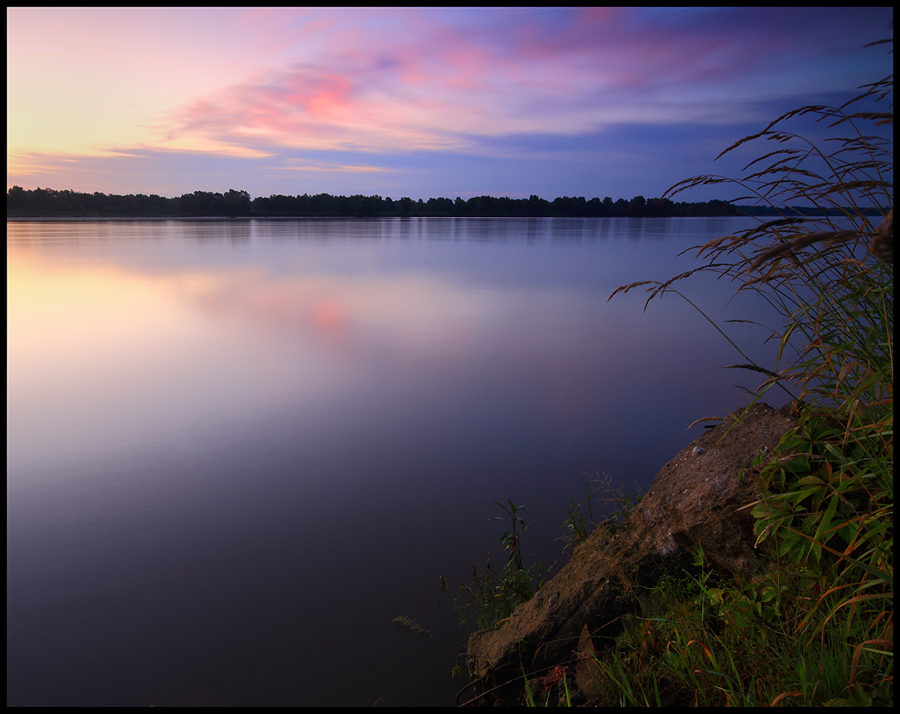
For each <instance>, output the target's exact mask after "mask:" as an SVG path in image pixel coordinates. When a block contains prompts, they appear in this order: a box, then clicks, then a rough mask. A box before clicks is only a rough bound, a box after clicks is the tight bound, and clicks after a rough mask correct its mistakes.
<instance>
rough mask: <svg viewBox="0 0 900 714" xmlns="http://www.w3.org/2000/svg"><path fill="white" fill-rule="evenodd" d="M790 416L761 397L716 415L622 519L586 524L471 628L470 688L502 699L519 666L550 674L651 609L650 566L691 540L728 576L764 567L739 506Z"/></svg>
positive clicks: (676, 555) (515, 682)
mask: <svg viewBox="0 0 900 714" xmlns="http://www.w3.org/2000/svg"><path fill="white" fill-rule="evenodd" d="M794 423H795V420H794V419H793V418H792V417H791V416H789V415H788V413H786V412H785V411H779V410H775V409H772V408H771V407H769V406H768V405H766V404H762V403H759V404H756V405H754V406H751V407H748V408H746V409H742V410H738V411H737V412H735V413H734V414H732V415H730V416H729V417H727V418H725V419H724V420H722V421H721V422H720V423H719V424H718V425H717V426H715V427H714V428H712V429H709V430H708V431H707V432H706V433H705V434H703V435H701V436H700V437H699V438H697V439H696V440H694V441H693V442H691V443H690V444H688V445H687V446H685V447H684V448H683V449H682V450H681V451H680V452H679V453H678V455H677V456H676V457H675V458H674V459H672V460H671V461H669V463H667V464H666V465H665V466H663V468H662V469H661V470H660V471H659V473H658V474H657V476H656V479H655V480H654V482H653V485H652V486H651V488H650V490H649V492H648V493H647V494H646V495H645V496H644V497H643V499H642V500H641V501H640V503H639V504H638V505H637V506H636V507H635V509H634V510H633V511H632V513H631V514H630V515H629V517H628V519H627V520H626V521H625V522H624V523H621V524H617V523H612V522H604V523H602V524H600V525H598V526H596V527H595V528H594V531H593V532H592V533H591V535H590V536H589V537H588V539H587V540H586V541H585V542H584V543H582V544H581V545H580V546H578V547H577V548H576V549H575V551H574V552H573V554H572V557H571V559H570V561H569V563H567V564H566V565H565V566H564V567H563V568H562V570H560V572H559V573H558V574H557V575H556V576H555V577H554V578H553V579H552V580H550V581H549V582H547V583H546V584H545V585H544V586H543V587H542V588H541V589H540V590H539V591H538V592H537V593H536V594H535V596H534V597H533V598H532V599H531V600H529V601H528V602H526V603H523V604H522V605H520V606H519V607H518V608H517V609H516V610H515V612H514V613H513V614H512V616H510V617H509V618H507V619H506V620H505V621H503V622H502V623H501V624H500V626H499V627H497V628H496V629H494V630H491V631H487V630H484V631H480V632H475V633H473V634H472V635H471V637H470V639H469V645H468V656H467V665H468V670H469V675H470V677H471V680H472V681H473V682H476V684H475V686H474V687H473V690H474V691H475V692H476V694H478V693H480V694H484V693H487V692H488V691H489V690H490V694H489V695H488V696H486V697H484V699H483V700H482V701H487V700H488V699H489V698H490V699H492V700H493V701H494V702H495V703H502V702H506V703H509V702H510V701H512V700H511V699H510V697H511V696H514V695H515V693H516V692H517V687H520V685H521V675H522V674H523V671H524V672H530V673H534V674H538V673H546V672H547V671H550V672H551V674H552V673H553V672H554V669H553V667H554V666H557V665H559V664H560V663H565V662H571V661H574V659H575V658H574V657H573V653H575V652H576V651H581V652H582V653H589V652H590V651H592V649H593V647H594V642H595V638H596V637H597V636H602V635H604V634H607V633H609V632H610V629H609V628H610V627H611V626H612V625H613V623H615V622H616V621H617V620H619V619H620V616H621V615H622V614H625V613H628V612H635V611H638V612H644V613H645V614H646V613H647V612H648V611H649V612H652V610H653V608H654V603H653V602H651V601H649V600H648V598H647V596H646V595H645V594H642V593H643V592H645V591H646V588H648V587H649V586H652V584H653V579H654V577H657V576H658V574H659V573H660V572H662V569H661V568H660V565H661V564H666V563H671V562H672V561H679V560H684V561H686V560H687V559H689V558H690V557H691V556H690V554H691V553H692V552H694V551H695V550H696V547H697V546H698V545H699V546H702V548H703V551H704V553H705V555H706V556H707V558H708V559H709V560H710V561H712V563H714V564H715V565H716V566H717V567H718V568H719V569H721V570H722V571H723V572H725V573H728V574H730V575H731V576H733V577H735V578H738V579H740V578H748V577H753V575H754V574H756V573H758V572H759V571H760V570H761V569H762V568H764V561H763V560H762V559H761V558H760V557H759V554H758V552H757V551H756V549H755V547H754V543H755V538H754V536H753V528H752V517H751V516H750V514H749V509H743V510H740V509H741V508H742V507H743V506H746V505H747V504H750V503H752V502H754V501H756V500H758V498H759V490H758V487H757V481H758V474H759V469H758V468H756V467H754V466H753V463H754V460H755V459H756V457H757V456H760V455H763V457H764V458H765V457H766V456H767V455H768V454H769V453H771V451H772V450H773V449H774V447H775V446H776V444H777V443H778V441H779V439H780V438H781V436H782V435H783V434H784V433H785V432H786V431H787V430H788V429H790V428H791V427H792V426H793V425H794ZM636 586H640V587H636ZM582 670H583V668H582ZM587 674H588V675H589V673H587ZM580 675H581V677H580V680H584V681H585V682H587V681H588V680H589V679H590V677H589V676H586V673H585V672H584V671H581V673H580ZM505 682H508V683H509V685H508V686H506V687H504V686H503V684H504V683H505ZM585 688H586V687H585ZM584 694H585V696H588V695H589V693H588V692H585V693H584Z"/></svg>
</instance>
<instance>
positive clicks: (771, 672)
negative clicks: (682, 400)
mask: <svg viewBox="0 0 900 714" xmlns="http://www.w3.org/2000/svg"><path fill="white" fill-rule="evenodd" d="M863 89H864V90H865V91H864V92H863V93H862V94H861V95H860V96H858V97H857V98H856V99H854V100H853V102H849V103H848V104H845V105H844V106H842V107H838V108H834V107H825V106H807V107H803V108H801V109H798V110H795V111H792V112H788V113H787V114H785V115H783V116H781V117H779V118H778V119H776V120H775V121H774V122H772V123H771V124H770V125H769V126H768V127H766V128H765V129H764V130H763V131H761V132H759V133H757V134H754V135H752V136H749V137H746V138H744V139H741V140H740V141H738V142H736V143H735V144H733V145H732V146H730V147H728V148H727V149H726V150H725V151H724V152H723V154H725V153H728V152H730V151H733V150H734V149H736V148H737V147H739V146H742V145H744V144H748V143H751V142H766V141H771V142H774V143H775V144H776V145H777V146H778V147H779V148H776V149H775V150H773V151H769V152H766V153H764V154H763V155H762V156H760V157H759V158H757V159H755V160H754V161H752V162H750V164H748V165H747V166H746V167H745V175H744V176H743V177H742V178H739V179H727V178H723V177H720V176H700V177H695V178H692V179H688V180H686V181H684V182H681V183H680V184H677V185H676V186H675V187H673V189H671V190H670V192H669V194H670V195H674V194H676V193H678V192H680V191H682V190H685V189H688V188H693V187H696V186H703V185H711V184H718V183H723V182H732V183H735V184H737V185H739V186H740V187H742V188H743V189H745V190H747V191H748V195H745V196H742V197H741V199H737V200H746V199H748V198H749V199H753V200H756V201H757V202H759V203H764V204H768V205H772V206H778V205H789V204H797V203H803V202H805V203H807V204H809V205H811V206H813V207H818V208H840V209H841V214H842V215H841V216H839V217H825V216H821V215H820V216H814V215H812V214H813V212H814V211H813V210H812V209H811V210H810V215H809V216H796V215H790V216H788V215H783V216H781V217H780V218H778V219H775V220H769V221H763V222H761V223H760V225H758V226H756V227H754V228H752V229H748V230H745V231H743V232H741V233H739V234H737V235H733V236H726V237H723V238H720V239H717V240H714V241H711V242H709V243H707V244H705V245H703V246H699V247H698V248H697V256H698V258H700V259H701V260H705V261H706V263H705V264H704V265H702V266H701V267H699V268H696V269H694V270H692V271H689V272H687V273H683V274H681V275H678V276H676V277H675V278H673V279H671V280H669V281H667V282H665V283H658V282H654V283H650V282H640V283H632V284H630V285H625V286H622V287H621V288H619V289H618V290H617V291H616V293H618V292H628V290H630V289H632V288H634V287H637V286H638V285H650V286H651V287H649V288H648V291H649V293H650V296H649V298H648V299H647V304H649V303H650V301H652V300H653V299H655V298H658V297H661V296H662V295H664V294H666V293H667V292H674V293H676V294H678V295H680V296H681V297H683V298H684V299H685V300H687V298H686V297H685V296H684V295H683V294H682V293H681V292H679V291H677V290H675V289H674V288H673V287H672V286H673V285H674V284H675V283H676V282H678V281H680V280H684V279H686V278H689V277H690V276H691V275H693V274H695V273H698V272H713V273H716V274H718V275H719V276H720V277H726V278H728V279H730V280H733V281H735V282H736V283H737V286H738V287H737V290H738V292H740V291H753V292H755V293H757V294H758V295H760V296H761V297H762V298H764V299H766V300H767V301H768V302H769V303H770V304H771V305H773V306H774V307H775V308H776V309H777V311H778V313H779V314H780V315H781V317H782V318H783V322H782V324H781V325H780V326H779V328H778V329H776V330H774V331H773V332H772V335H771V337H770V339H774V340H777V341H778V345H779V351H778V364H777V365H775V366H774V367H765V366H762V365H758V364H755V363H753V362H752V361H751V360H749V359H748V360H746V362H745V363H743V364H737V365H729V367H731V368H744V369H751V370H753V371H755V372H759V373H762V374H764V375H766V379H765V381H764V382H763V383H762V384H761V386H760V387H759V388H758V389H757V390H756V392H755V396H756V397H762V396H763V395H765V394H766V393H767V392H768V390H770V389H772V388H776V387H778V388H781V389H784V390H786V391H787V392H788V393H789V394H791V395H792V396H793V397H794V398H795V400H796V401H795V406H796V408H797V410H798V413H799V419H798V423H797V427H796V428H795V429H793V430H792V431H790V432H788V433H787V434H785V436H784V438H783V439H782V440H781V443H780V444H779V445H778V448H777V449H776V450H775V454H776V456H779V458H778V459H774V460H773V461H772V462H770V464H769V465H768V466H767V467H766V468H764V469H763V470H762V472H761V475H760V489H761V492H762V495H763V497H762V498H761V499H760V500H759V501H758V502H756V503H754V504H750V506H749V507H750V508H751V509H752V511H751V512H752V515H753V516H754V518H755V533H756V536H757V541H756V545H757V546H760V547H763V548H766V550H767V552H768V554H769V558H770V567H769V569H768V571H767V573H766V574H765V575H764V576H762V577H761V578H758V579H757V580H755V581H753V582H751V583H748V584H744V585H739V584H737V583H735V582H734V581H733V580H724V581H722V582H716V581H715V578H714V577H713V574H712V571H711V570H706V571H704V572H705V575H704V576H703V578H702V579H697V578H693V579H691V578H682V579H681V580H679V581H677V585H678V587H672V584H673V582H675V581H673V580H669V581H668V582H667V587H665V588H660V589H659V590H658V591H657V592H656V593H655V595H656V597H658V598H659V599H660V600H661V601H662V602H663V603H664V607H663V610H664V611H665V612H667V613H669V614H668V616H667V617H665V618H652V619H646V620H640V619H636V620H635V621H634V622H632V623H631V624H630V627H629V628H627V629H626V631H625V633H624V634H623V635H622V636H621V637H620V638H619V640H618V642H617V646H616V649H615V651H614V652H613V653H611V654H610V655H609V656H607V657H605V658H603V660H602V661H599V662H598V665H599V666H600V667H601V669H602V671H604V672H605V673H606V676H605V677H603V678H601V679H602V680H603V682H602V687H601V691H602V695H601V700H602V701H604V702H605V703H615V702H624V703H629V704H636V705H637V704H640V705H644V704H650V703H653V702H665V703H681V704H691V705H700V706H723V705H724V706H728V705H741V706H760V705H784V704H792V705H806V706H811V705H821V704H848V705H861V704H872V703H879V704H889V703H892V702H893V468H894V459H893V183H892V181H891V179H890V176H891V173H892V171H893V143H892V142H891V141H889V140H887V139H883V138H879V137H877V136H873V135H871V134H868V133H866V132H865V131H864V130H863V127H864V126H865V125H866V124H871V123H878V124H883V123H891V122H892V121H893V114H892V113H889V112H872V111H866V112H863V111H856V112H854V111H852V107H853V105H854V104H855V103H856V102H858V101H860V100H863V99H874V100H876V102H879V103H881V102H884V101H886V100H889V98H890V97H892V92H893V80H892V78H890V77H889V78H887V79H885V80H882V81H880V82H876V83H874V84H872V85H868V86H866V87H864V88H863ZM804 116H814V117H816V118H817V120H818V121H827V122H829V126H830V128H832V129H839V130H840V135H839V136H833V137H830V138H829V139H828V140H827V141H828V142H829V144H828V145H827V147H828V148H825V147H823V146H817V145H815V144H813V143H812V142H809V141H807V140H806V139H805V138H803V137H802V136H800V135H798V134H795V133H791V132H790V131H789V130H788V128H787V125H788V124H789V123H790V122H791V120H794V119H796V118H799V117H804ZM873 205H874V206H880V207H883V208H884V210H885V216H884V219H883V221H880V222H879V221H876V222H874V223H873V222H872V220H871V218H870V217H869V216H867V215H865V212H864V209H865V208H866V207H869V206H873ZM616 293H613V295H615V294H616ZM610 297H612V296H610ZM646 307H647V305H645V309H646ZM695 307H696V306H695ZM717 329H718V328H717ZM720 331H722V330H720ZM722 333H723V334H725V333H724V331H722ZM742 354H743V353H742ZM698 557H699V560H698V563H697V565H699V566H700V567H707V565H706V563H705V562H704V559H703V556H702V553H701V554H698ZM651 672H652V673H653V674H652V675H651V674H648V673H651Z"/></svg>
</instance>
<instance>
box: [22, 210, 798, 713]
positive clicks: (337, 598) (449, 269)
mask: <svg viewBox="0 0 900 714" xmlns="http://www.w3.org/2000/svg"><path fill="white" fill-rule="evenodd" d="M746 225H748V223H747V221H746V220H744V219H643V220H641V219H593V220H578V219H428V220H425V219H385V220H353V221H346V220H306V221H274V220H267V221H213V220H211V221H108V222H94V221H71V222H62V221H59V222H8V223H7V278H8V288H7V290H8V295H7V297H8V348H7V357H8V368H7V439H8V446H7V703H8V704H11V705H21V704H68V705H117V704H134V705H148V704H153V705H166V704H260V705H267V704H268V705H274V704H283V705H315V704H345V705H366V706H368V705H372V704H375V703H376V702H378V703H385V704H388V705H418V704H424V705H429V704H434V705H450V704H453V703H454V698H455V694H456V691H457V690H458V689H460V688H461V687H462V686H463V685H464V684H465V681H464V680H462V679H460V678H459V677H457V678H456V679H453V678H451V669H452V668H453V666H454V661H455V656H456V655H457V654H458V653H460V652H462V651H464V649H465V642H466V636H467V633H466V632H465V631H464V630H463V629H462V628H461V627H459V626H458V625H456V624H455V623H454V620H453V616H452V612H451V609H450V604H449V602H448V601H447V599H446V595H444V596H443V600H442V599H441V597H440V592H439V576H440V575H444V576H446V577H447V578H448V579H449V580H450V581H451V582H453V583H454V584H457V583H459V582H461V581H462V580H465V579H466V577H467V576H468V575H469V573H470V568H471V566H472V565H473V564H474V563H476V562H483V561H484V559H485V556H486V555H487V552H488V551H489V550H490V551H492V552H493V553H494V555H495V562H500V561H501V555H500V548H499V545H498V544H497V542H496V540H497V538H498V537H499V535H500V533H501V531H502V525H501V524H500V523H498V522H491V521H490V520H489V519H490V518H491V517H493V516H497V515H501V513H500V511H499V509H497V507H496V506H494V505H492V504H491V503H490V501H502V502H505V501H506V499H512V500H513V501H515V502H516V503H517V504H523V503H525V504H527V506H526V508H527V513H526V518H527V520H528V521H530V522H531V524H532V525H531V527H530V529H529V530H528V532H527V534H526V536H525V549H526V550H530V551H534V552H535V553H536V554H538V555H540V556H541V557H542V558H543V559H544V562H545V563H552V562H554V561H555V562H556V563H557V568H558V567H559V565H560V564H562V563H563V562H564V555H563V551H562V548H563V542H562V541H560V540H555V539H556V538H558V537H559V536H561V535H562V533H563V530H562V526H561V524H562V522H563V520H564V519H565V517H566V506H567V505H568V503H569V501H570V500H571V499H572V498H574V497H579V496H582V495H583V488H582V484H583V482H584V481H586V480H590V479H592V478H595V477H596V475H597V474H598V473H605V474H608V475H609V476H610V477H611V478H612V480H613V482H615V483H621V484H624V485H625V486H626V487H628V488H631V487H632V486H633V485H634V484H637V485H639V486H640V487H642V488H647V487H648V486H649V484H650V482H651V481H652V478H653V476H654V475H655V473H656V472H657V471H658V470H659V468H660V467H661V466H662V465H663V464H664V463H665V462H666V461H667V460H669V459H670V458H672V457H673V456H674V455H675V453H676V452H677V451H678V450H679V449H680V448H681V447H682V446H684V445H685V444H687V443H688V442H689V441H691V440H692V439H694V438H696V437H697V436H698V435H699V434H700V433H701V432H702V428H701V427H700V426H697V427H694V428H693V429H691V430H690V431H689V430H688V429H687V426H688V425H689V424H690V423H691V422H692V421H694V420H695V419H698V418H700V417H705V416H711V415H724V414H725V413H728V412H730V411H732V410H734V409H736V408H737V407H740V406H743V405H745V404H747V403H748V402H749V399H748V397H747V395H746V393H745V392H743V391H742V390H741V389H739V388H738V387H736V386H734V385H735V383H738V384H742V385H745V386H748V387H755V386H757V384H759V382H760V380H759V379H754V376H755V375H754V374H753V373H749V372H742V371H738V370H722V369H721V367H722V366H723V365H726V364H733V363H735V362H742V361H744V360H743V358H741V357H740V355H738V354H737V353H736V352H735V351H734V349H733V348H732V347H731V346H730V345H729V344H728V343H727V342H726V341H725V340H724V339H723V338H722V337H721V336H720V335H719V334H718V333H717V332H716V331H715V329H714V328H713V327H712V326H711V325H710V324H709V323H708V322H707V321H706V320H705V319H704V318H703V317H702V316H701V315H699V314H698V313H697V312H696V311H694V309H693V308H691V307H690V306H689V305H688V304H687V303H686V302H684V301H683V300H681V299H680V298H678V297H677V296H670V297H667V298H665V299H664V300H662V301H658V302H657V301H655V302H654V303H653V304H651V306H650V307H649V308H648V310H647V312H646V313H642V308H643V302H644V297H645V294H644V293H643V292H641V290H642V289H638V290H634V291H632V292H630V293H629V294H627V295H624V296H621V295H620V296H617V297H616V298H615V299H613V300H612V301H611V302H607V298H608V297H609V295H610V293H611V292H612V291H613V290H614V289H615V288H616V287H617V286H619V285H621V284H623V283H628V282H632V281H636V280H650V279H657V280H665V279H667V278H669V277H671V276H673V275H675V274H676V273H678V272H681V271H682V270H686V269H689V268H691V267H695V266H696V265H697V264H696V263H695V261H694V259H693V257H691V256H684V257H681V258H677V257H676V255H677V254H678V253H679V252H680V251H682V250H684V249H685V248H688V247H689V246H691V245H695V244H698V243H702V242H704V241H706V240H708V239H709V238H713V237H718V236H720V235H724V234H727V233H730V232H732V231H734V230H736V229H737V228H739V227H743V226H746ZM683 289H684V291H685V294H686V295H688V296H689V297H690V298H691V299H692V300H694V301H695V302H696V303H697V304H698V305H699V306H701V307H703V308H704V309H705V310H708V314H709V315H710V317H711V318H713V319H714V320H716V322H717V323H719V324H720V325H721V326H722V327H724V328H725V329H726V331H727V332H728V333H729V335H730V336H732V337H733V338H734V339H735V340H736V341H737V342H738V343H739V344H740V345H741V346H742V347H743V348H745V349H746V350H747V351H748V352H749V353H750V354H751V355H752V356H754V357H755V358H757V359H759V360H761V362H762V363H763V364H767V365H771V355H773V354H774V347H768V346H766V347H764V346H763V345H762V343H763V340H764V338H765V336H766V331H765V330H764V329H762V328H760V327H756V326H753V325H748V324H743V323H741V324H725V322H724V321H725V320H726V319H729V318H742V319H758V320H762V321H763V322H769V323H771V322H772V316H771V315H767V314H766V312H765V310H764V305H763V304H761V301H759V300H758V299H757V300H754V299H751V297H746V298H745V297H743V296H742V297H741V298H740V299H735V300H734V301H732V302H731V304H729V305H727V307H726V303H727V301H728V300H729V298H730V297H731V296H732V294H733V291H734V287H733V286H732V285H730V284H728V283H725V282H724V281H715V280H713V279H710V278H705V277H700V278H698V279H696V280H693V279H692V280H689V281H687V282H685V283H684V284H683ZM748 375H749V376H748ZM770 403H772V404H773V405H774V406H780V403H776V400H770ZM595 515H597V514H596V513H595ZM398 615H406V616H408V617H412V618H415V619H416V620H418V622H419V623H420V624H421V625H422V626H423V627H425V628H427V629H428V630H430V631H431V632H432V633H433V634H434V635H435V636H434V638H433V639H428V638H424V637H417V636H415V635H413V634H411V633H408V632H406V631H403V630H401V629H399V628H398V627H397V626H396V625H394V624H392V620H393V619H394V618H395V617H397V616H398Z"/></svg>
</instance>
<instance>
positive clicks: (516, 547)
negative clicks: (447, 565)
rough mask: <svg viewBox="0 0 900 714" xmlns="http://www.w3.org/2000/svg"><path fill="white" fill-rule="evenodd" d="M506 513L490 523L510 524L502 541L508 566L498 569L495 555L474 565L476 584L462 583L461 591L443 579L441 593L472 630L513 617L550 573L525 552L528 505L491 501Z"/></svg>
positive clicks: (500, 539) (486, 628) (490, 626)
mask: <svg viewBox="0 0 900 714" xmlns="http://www.w3.org/2000/svg"><path fill="white" fill-rule="evenodd" d="M491 503H493V504H495V505H497V506H499V507H500V508H501V509H502V510H503V511H504V515H503V516H495V517H493V518H491V519H490V520H492V521H494V520H500V521H504V522H505V523H506V524H508V525H509V529H508V530H506V531H505V532H504V533H503V534H502V535H501V536H500V538H499V542H500V544H501V545H502V546H503V548H504V550H507V551H508V553H509V555H508V557H507V561H506V565H505V566H504V568H503V569H502V570H499V571H498V570H496V569H495V568H494V566H493V565H492V563H491V554H490V553H488V557H487V561H486V562H485V563H484V564H483V565H473V566H472V582H471V583H461V584H460V586H459V592H458V593H457V592H453V591H452V590H451V588H450V585H449V583H448V582H447V580H446V579H445V578H444V577H443V576H441V579H440V580H441V591H442V592H447V593H448V594H449V595H450V600H451V603H452V606H453V611H454V613H455V614H456V616H457V618H458V619H459V621H460V623H461V624H462V625H464V626H465V627H466V628H467V629H468V630H470V631H475V630H490V629H493V628H494V627H496V626H497V624H498V623H499V622H500V621H502V620H504V619H506V618H507V617H509V616H510V615H512V613H513V610H515V609H516V608H517V607H518V606H519V605H520V604H522V603H523V602H526V601H528V600H530V599H531V597H532V596H533V595H534V594H535V593H536V592H537V591H538V590H539V589H540V588H541V586H542V585H543V584H544V581H545V579H546V577H547V573H548V572H549V570H550V569H549V568H546V567H544V566H543V565H542V564H541V562H540V561H537V562H535V563H532V564H531V565H527V566H526V564H525V561H526V560H528V559H529V558H532V557H533V554H532V553H524V552H523V550H522V534H523V533H524V532H525V531H526V530H527V528H528V525H527V524H526V523H525V520H524V519H523V518H522V517H521V516H520V515H519V514H520V513H522V512H524V511H525V506H524V505H522V506H517V505H515V504H514V503H513V502H512V501H507V505H503V504H502V503H497V502H496V501H491Z"/></svg>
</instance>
